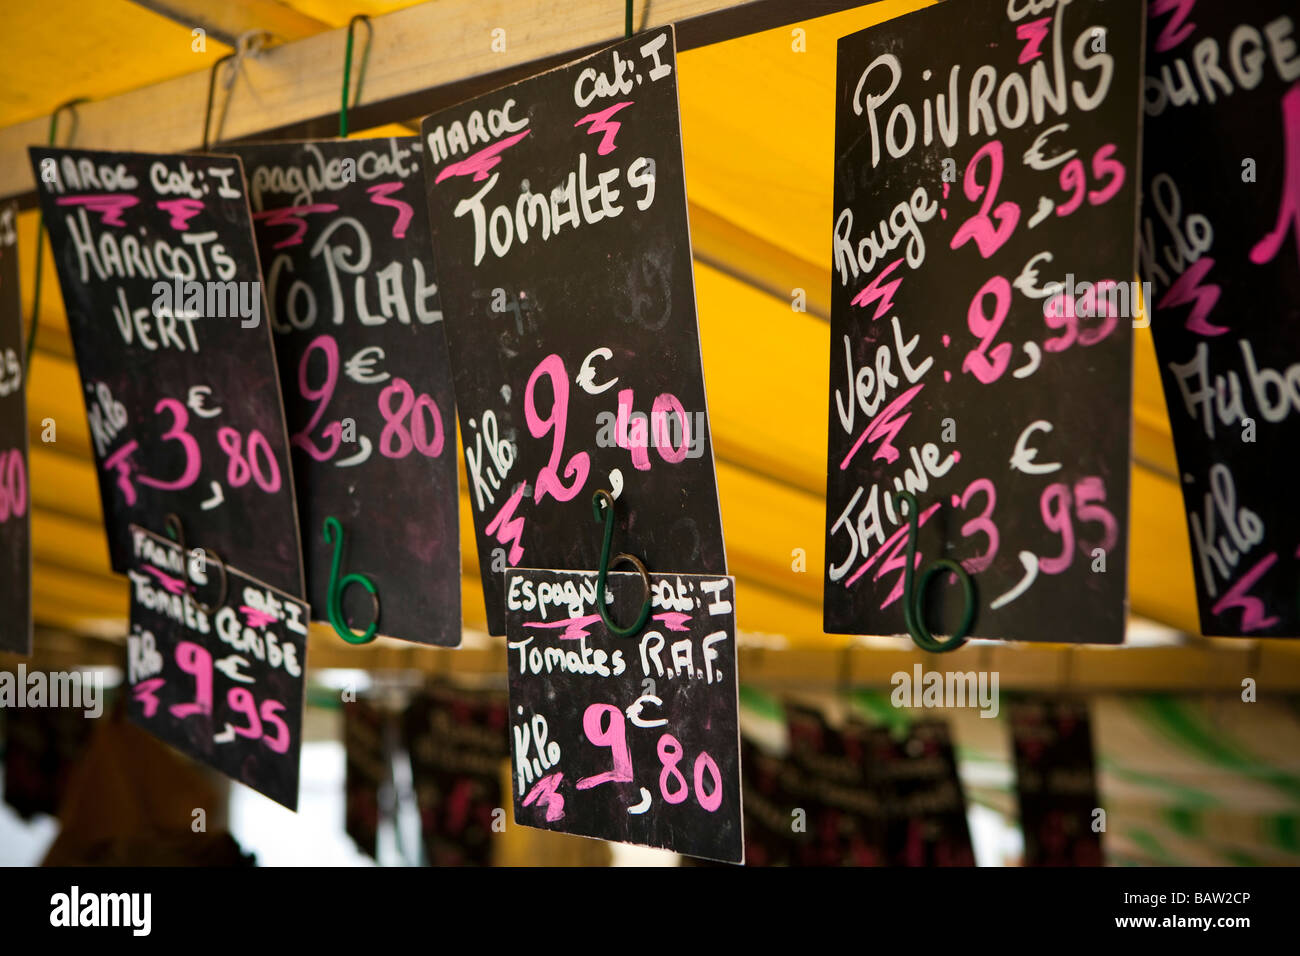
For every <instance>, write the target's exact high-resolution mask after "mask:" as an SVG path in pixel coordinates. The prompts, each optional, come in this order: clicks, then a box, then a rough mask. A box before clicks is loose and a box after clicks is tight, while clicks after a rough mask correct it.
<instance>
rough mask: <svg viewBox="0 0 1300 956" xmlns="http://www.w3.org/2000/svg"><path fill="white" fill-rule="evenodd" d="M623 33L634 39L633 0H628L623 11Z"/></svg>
mask: <svg viewBox="0 0 1300 956" xmlns="http://www.w3.org/2000/svg"><path fill="white" fill-rule="evenodd" d="M623 35H624V36H625V37H626V38H627V39H629V40H630V39H632V0H626V3H625V4H624V12H623Z"/></svg>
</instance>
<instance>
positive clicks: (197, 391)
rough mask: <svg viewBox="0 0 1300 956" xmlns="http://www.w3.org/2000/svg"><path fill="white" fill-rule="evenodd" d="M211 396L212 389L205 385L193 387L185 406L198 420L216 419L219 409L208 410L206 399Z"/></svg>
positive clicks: (219, 412)
mask: <svg viewBox="0 0 1300 956" xmlns="http://www.w3.org/2000/svg"><path fill="white" fill-rule="evenodd" d="M211 394H212V389H210V388H208V386H206V385H195V386H193V387H192V388H191V389H190V394H189V397H188V398H187V399H186V400H185V404H186V405H188V406H189V407H190V411H192V412H193V413H194V414H195V415H198V416H199V417H200V418H216V417H217V416H218V415H220V414H221V409H220V408H208V405H207V399H208V397H209V396H210V395H211Z"/></svg>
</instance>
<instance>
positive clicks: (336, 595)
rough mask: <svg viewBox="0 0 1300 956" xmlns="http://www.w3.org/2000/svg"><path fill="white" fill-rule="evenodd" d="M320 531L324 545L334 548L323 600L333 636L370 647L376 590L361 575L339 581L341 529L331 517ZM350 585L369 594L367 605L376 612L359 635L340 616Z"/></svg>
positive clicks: (376, 617)
mask: <svg viewBox="0 0 1300 956" xmlns="http://www.w3.org/2000/svg"><path fill="white" fill-rule="evenodd" d="M323 531H324V535H325V543H326V544H328V545H332V546H333V547H334V560H333V563H332V564H331V565H330V583H329V590H328V592H326V599H325V605H326V611H327V613H328V614H329V619H330V624H332V625H333V626H334V633H335V634H337V635H338V636H339V637H341V638H343V640H345V641H347V642H348V643H349V644H369V643H370V642H371V641H373V640H374V639H375V631H376V630H378V628H379V591H378V589H376V588H375V584H374V582H373V581H371V580H370V579H369V578H368V577H366V576H365V575H363V574H345V575H344V576H343V577H339V565H340V564H342V563H343V526H342V525H341V524H339V519H338V518H335V517H334V516H333V515H330V516H329V517H328V518H326V519H325V527H324V529H323ZM349 584H359V585H361V586H362V587H363V588H365V589H366V590H367V591H368V592H370V603H371V604H372V605H373V606H374V609H375V614H374V618H373V619H372V620H371V622H370V626H369V627H367V628H366V629H365V631H363V632H362V633H360V634H358V633H357V632H356V631H354V630H352V628H351V626H349V624H348V622H347V619H346V618H344V616H343V592H344V591H346V590H347V589H348V585H349Z"/></svg>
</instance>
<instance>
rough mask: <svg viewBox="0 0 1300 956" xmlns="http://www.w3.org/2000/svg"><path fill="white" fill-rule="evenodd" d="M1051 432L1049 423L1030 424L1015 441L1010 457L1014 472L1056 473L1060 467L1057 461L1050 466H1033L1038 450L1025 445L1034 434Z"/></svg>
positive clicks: (1032, 473) (1031, 473) (1029, 473)
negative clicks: (1013, 452) (1014, 449)
mask: <svg viewBox="0 0 1300 956" xmlns="http://www.w3.org/2000/svg"><path fill="white" fill-rule="evenodd" d="M1051 430H1052V424H1051V422H1044V421H1036V422H1031V423H1030V425H1029V427H1028V428H1026V429H1025V430H1024V431H1022V432H1021V433H1020V437H1019V438H1018V439H1016V451H1015V454H1013V455H1012V456H1011V467H1012V468H1013V469H1014V470H1016V471H1023V472H1024V473H1025V474H1026V475H1049V474H1051V473H1052V472H1054V471H1058V470H1059V469H1060V467H1061V463H1060V462H1059V461H1057V462H1053V463H1052V464H1050V465H1037V464H1034V459H1035V458H1037V457H1038V449H1037V448H1030V447H1029V446H1028V445H1026V444H1025V442H1026V441H1027V440H1028V438H1029V436H1030V435H1032V434H1033V433H1034V432H1036V431H1042V432H1050V431H1051Z"/></svg>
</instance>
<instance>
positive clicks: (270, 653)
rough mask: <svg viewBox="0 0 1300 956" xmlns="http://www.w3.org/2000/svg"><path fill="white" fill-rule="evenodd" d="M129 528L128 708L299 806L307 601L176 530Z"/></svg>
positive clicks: (171, 738) (212, 761)
mask: <svg viewBox="0 0 1300 956" xmlns="http://www.w3.org/2000/svg"><path fill="white" fill-rule="evenodd" d="M129 530H130V536H131V537H130V541H131V547H132V553H131V556H132V564H131V568H130V569H129V570H128V572H127V576H128V578H129V579H130V582H131V633H130V634H129V635H128V637H127V668H126V670H127V685H128V687H129V695H130V696H129V699H128V702H127V715H128V716H129V718H130V719H131V721H132V722H133V723H135V724H137V725H138V726H140V727H142V728H144V729H145V730H147V731H149V732H150V733H151V734H153V735H154V736H156V737H157V738H158V739H160V740H162V741H164V742H165V743H168V744H171V745H172V746H173V747H175V748H176V749H177V750H180V751H181V752H183V753H186V754H188V755H189V756H191V757H193V758H195V759H196V760H201V761H202V762H203V763H206V764H208V765H210V766H212V767H215V768H216V769H217V770H220V771H221V772H222V773H224V774H226V776H228V777H230V778H231V779H232V780H238V781H239V782H240V783H243V784H246V785H247V786H250V787H252V788H253V789H254V790H257V791H258V792H259V793H263V794H265V795H266V796H268V797H270V798H271V799H272V800H274V801H275V802H276V803H280V804H283V805H284V806H286V807H288V808H289V809H290V810H296V809H297V808H298V756H299V753H300V751H301V748H302V707H303V687H304V684H305V676H304V675H305V674H306V670H307V621H308V616H307V605H306V604H305V603H304V602H302V601H300V600H298V599H297V598H294V597H291V596H290V595H288V594H286V593H284V592H283V591H279V590H277V589H275V588H273V587H270V586H268V585H267V584H265V583H263V582H261V581H258V580H255V579H254V578H251V577H249V576H248V575H246V574H244V573H242V572H241V571H238V570H236V569H235V568H233V567H230V566H228V565H227V566H225V567H224V568H222V567H221V566H220V565H219V564H217V563H216V562H214V561H212V560H210V559H204V561H203V562H202V563H201V564H200V562H199V561H198V560H197V559H196V558H195V557H194V556H193V555H190V554H187V553H186V552H183V551H182V550H181V548H180V546H179V545H178V544H176V543H175V542H174V541H170V540H168V539H167V538H162V537H159V536H158V535H155V534H153V533H151V532H148V531H145V530H144V529H142V528H139V527H137V526H135V525H132V526H131V527H130V529H129ZM223 572H224V576H223ZM223 580H224V587H223V586H222V584H223ZM200 583H201V584H202V587H197V588H196V585H197V584H200ZM207 601H213V602H214V603H213V604H212V605H208V604H206V602H207Z"/></svg>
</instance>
